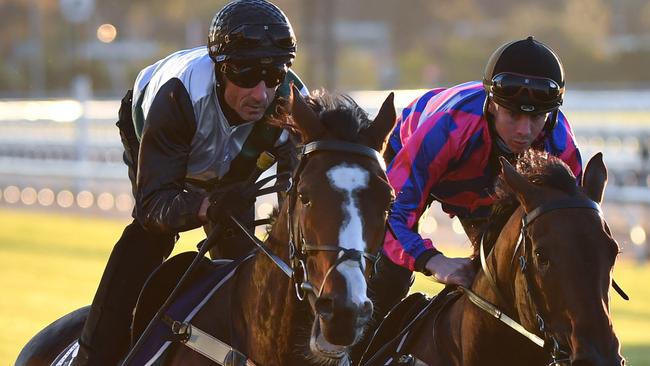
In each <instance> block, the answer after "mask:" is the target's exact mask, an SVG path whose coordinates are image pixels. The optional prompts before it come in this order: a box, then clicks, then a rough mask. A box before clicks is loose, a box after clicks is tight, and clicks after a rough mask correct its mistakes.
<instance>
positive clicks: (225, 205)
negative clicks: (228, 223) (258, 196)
mask: <svg viewBox="0 0 650 366" xmlns="http://www.w3.org/2000/svg"><path fill="white" fill-rule="evenodd" d="M209 200H210V206H209V207H208V214H207V216H208V218H209V219H210V221H212V222H219V223H224V219H227V218H228V216H229V215H232V216H235V217H240V216H243V215H244V214H245V213H246V212H247V211H248V210H249V209H250V208H251V207H252V206H253V205H254V204H255V187H254V186H253V185H251V184H250V183H248V182H240V183H231V184H227V185H225V186H221V187H216V188H215V189H214V190H213V191H212V192H210V197H209Z"/></svg>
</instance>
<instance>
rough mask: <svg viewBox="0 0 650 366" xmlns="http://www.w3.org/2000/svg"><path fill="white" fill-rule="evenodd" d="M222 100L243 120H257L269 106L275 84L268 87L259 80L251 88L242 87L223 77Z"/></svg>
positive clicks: (273, 94) (273, 96) (273, 95)
mask: <svg viewBox="0 0 650 366" xmlns="http://www.w3.org/2000/svg"><path fill="white" fill-rule="evenodd" d="M223 79H224V83H225V89H224V100H225V101H226V103H228V106H229V107H230V108H232V110H234V111H235V112H236V113H237V115H238V116H239V117H240V118H241V119H242V120H243V121H244V122H252V121H257V120H259V119H260V118H262V116H264V112H265V111H266V109H267V108H268V107H269V105H270V104H271V102H272V101H273V98H275V90H276V88H277V86H274V87H272V88H268V87H267V86H266V84H265V82H264V81H260V82H259V83H257V85H255V86H253V87H251V88H242V87H240V86H237V85H235V84H234V83H233V82H231V81H230V80H228V78H227V77H224V78H223Z"/></svg>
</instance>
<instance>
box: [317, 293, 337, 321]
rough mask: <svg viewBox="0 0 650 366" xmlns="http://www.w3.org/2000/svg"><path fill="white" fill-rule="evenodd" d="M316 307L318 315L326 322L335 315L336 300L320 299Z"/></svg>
mask: <svg viewBox="0 0 650 366" xmlns="http://www.w3.org/2000/svg"><path fill="white" fill-rule="evenodd" d="M315 307H316V313H318V315H320V316H321V318H323V319H324V320H327V319H330V318H331V317H332V316H333V315H334V300H333V299H331V298H329V297H319V298H318V299H317V300H316V304H315Z"/></svg>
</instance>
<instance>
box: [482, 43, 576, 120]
mask: <svg viewBox="0 0 650 366" xmlns="http://www.w3.org/2000/svg"><path fill="white" fill-rule="evenodd" d="M564 83H565V80H564V68H563V67H562V63H561V62H560V59H559V57H558V56H557V55H556V54H555V52H553V50H551V49H550V48H549V47H548V46H546V45H545V44H543V43H541V42H539V41H537V40H535V39H534V38H533V37H532V36H529V37H528V38H526V39H523V40H518V41H514V42H510V43H506V44H504V45H503V46H501V47H499V48H498V49H497V50H496V51H494V53H493V54H492V56H490V59H489V60H488V63H487V66H486V67H485V72H484V74H483V87H484V88H485V91H486V92H487V95H488V98H486V105H485V110H486V112H487V103H488V101H489V100H490V99H492V100H494V102H496V103H497V104H499V105H501V106H503V107H506V108H508V109H510V110H512V111H517V112H522V113H529V114H538V113H546V112H553V113H552V114H551V116H550V120H549V123H548V124H547V127H548V128H549V129H552V128H553V127H554V126H555V123H556V122H557V109H558V108H559V107H560V106H561V105H562V101H563V97H564Z"/></svg>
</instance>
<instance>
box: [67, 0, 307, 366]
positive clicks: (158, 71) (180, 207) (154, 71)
mask: <svg viewBox="0 0 650 366" xmlns="http://www.w3.org/2000/svg"><path fill="white" fill-rule="evenodd" d="M295 56H296V38H295V36H294V32H293V28H292V26H291V24H290V23H289V20H288V19H287V17H286V16H285V14H284V13H283V12H282V10H280V9H279V8H278V7H277V6H275V5H273V4H272V3H270V2H268V1H265V0H237V1H233V2H230V3H228V4H227V5H226V6H224V7H223V8H222V9H221V10H220V11H219V12H217V14H216V15H215V16H214V19H213V20H212V24H211V26H210V30H209V35H208V44H207V47H205V46H203V47H197V48H194V49H189V50H182V51H178V52H176V53H173V54H172V55H170V56H168V57H166V58H164V59H162V60H160V61H158V62H156V63H155V64H153V65H151V66H148V67H146V68H144V69H143V70H142V71H141V72H140V74H139V75H138V77H137V79H136V81H135V86H134V89H133V92H132V93H131V91H129V92H128V93H127V95H126V96H125V98H124V99H123V100H122V106H121V108H120V114H119V115H120V121H119V122H118V126H119V127H120V134H121V137H122V142H123V144H124V147H125V154H124V157H125V159H124V160H125V162H126V163H127V165H128V166H129V177H130V179H131V183H132V186H133V192H134V196H135V200H136V204H135V208H134V213H133V216H134V218H135V220H134V221H133V222H132V223H131V224H130V225H128V226H127V227H126V229H125V230H124V232H123V234H122V237H121V238H120V239H119V241H118V242H117V243H116V245H115V247H114V248H113V251H112V253H111V256H110V259H109V261H108V264H107V265H106V269H105V271H104V274H103V276H102V279H101V282H100V284H99V288H98V290H97V293H96V294H95V298H94V300H93V303H92V305H91V310H90V313H89V315H88V318H87V320H86V323H85V325H84V328H83V332H82V335H81V338H80V340H79V344H80V350H79V353H78V355H77V357H76V359H75V361H74V362H73V365H94V366H96V365H115V364H117V363H118V362H119V360H120V359H121V358H122V357H123V356H124V355H125V354H126V351H127V350H128V348H129V343H130V339H129V338H130V337H129V328H130V324H131V318H132V311H133V308H134V306H135V303H136V301H137V297H138V294H139V292H140V290H141V287H142V286H143V284H144V282H145V280H146V279H147V277H148V276H149V275H150V274H151V273H152V271H153V270H154V269H155V268H156V267H157V266H159V265H160V264H161V262H162V261H163V259H164V258H165V257H167V256H168V255H169V254H170V252H171V250H172V248H173V246H174V243H175V241H176V238H177V236H178V233H179V232H182V231H187V230H191V229H194V228H198V227H201V226H203V225H206V224H208V223H210V222H218V221H221V220H222V219H223V218H224V217H223V212H224V211H227V212H231V213H233V214H237V215H238V216H240V217H242V218H245V219H248V220H249V222H252V219H253V218H254V211H253V206H254V198H250V199H248V200H245V202H241V201H239V200H238V199H239V198H241V197H242V195H241V190H243V189H245V188H246V187H243V185H244V183H245V182H247V181H248V177H249V176H250V174H251V172H252V171H253V170H254V169H255V161H256V159H257V157H258V156H259V155H260V153H262V152H263V151H266V150H270V151H272V152H273V154H274V155H275V156H276V158H278V170H279V171H288V170H290V169H291V168H292V167H291V165H292V163H293V156H294V155H295V153H294V149H293V147H294V146H295V145H294V143H293V142H292V139H291V138H290V135H289V132H288V130H286V129H283V128H281V126H279V124H278V123H277V121H278V120H279V119H278V116H277V114H279V113H280V112H278V110H280V109H281V108H277V107H278V106H280V105H281V104H282V102H283V101H284V102H286V99H284V98H283V97H288V95H289V84H290V82H291V83H293V84H294V85H296V87H298V89H300V90H301V92H303V93H306V89H305V87H304V85H302V83H301V82H300V80H299V79H298V78H297V77H296V76H295V74H293V73H292V72H291V71H290V67H291V65H292V63H293V60H294V58H295ZM242 182H244V183H242ZM236 183H242V184H239V185H238V184H236ZM224 187H225V188H224ZM215 191H217V193H219V194H215ZM252 247H253V244H252V243H249V241H246V240H241V239H239V238H238V237H237V236H232V234H231V236H230V237H227V235H226V238H225V239H224V240H222V241H220V242H219V243H218V252H219V254H220V255H221V256H223V257H227V258H237V257H239V256H242V255H244V254H246V253H248V252H249V251H250V250H251V249H252Z"/></svg>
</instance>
